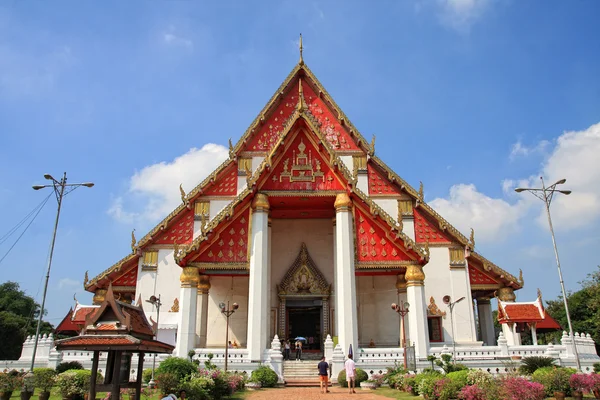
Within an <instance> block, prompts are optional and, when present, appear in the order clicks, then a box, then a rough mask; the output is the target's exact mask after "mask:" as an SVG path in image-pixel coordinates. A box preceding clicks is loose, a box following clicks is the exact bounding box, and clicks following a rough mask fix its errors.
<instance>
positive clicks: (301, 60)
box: [298, 34, 304, 65]
mask: <svg viewBox="0 0 600 400" xmlns="http://www.w3.org/2000/svg"><path fill="white" fill-rule="evenodd" d="M302 50H304V47H302V34H300V61H298V63H299V64H300V65H303V64H304V58H303V57H302Z"/></svg>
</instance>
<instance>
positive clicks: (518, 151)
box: [509, 140, 550, 160]
mask: <svg viewBox="0 0 600 400" xmlns="http://www.w3.org/2000/svg"><path fill="white" fill-rule="evenodd" d="M549 145H550V142H549V141H547V140H541V141H540V142H538V143H537V144H536V145H535V146H525V145H524V144H523V143H521V141H520V140H518V141H517V142H516V143H515V144H513V145H512V148H511V150H510V156H509V157H510V159H511V160H514V159H515V158H517V157H519V156H523V157H527V156H529V155H531V154H535V153H544V152H545V151H546V149H547V148H548V146H549Z"/></svg>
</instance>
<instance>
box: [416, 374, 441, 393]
mask: <svg viewBox="0 0 600 400" xmlns="http://www.w3.org/2000/svg"><path fill="white" fill-rule="evenodd" d="M419 375H421V376H420V377H419ZM419 375H417V385H418V391H419V394H420V395H422V396H423V397H425V398H429V399H435V398H436V396H435V391H436V389H439V388H438V384H437V382H438V381H441V380H443V378H442V377H441V376H440V375H437V374H431V373H426V374H419Z"/></svg>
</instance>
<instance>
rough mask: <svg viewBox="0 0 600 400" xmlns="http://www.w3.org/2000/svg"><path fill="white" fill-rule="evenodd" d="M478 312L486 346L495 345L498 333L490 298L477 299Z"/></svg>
mask: <svg viewBox="0 0 600 400" xmlns="http://www.w3.org/2000/svg"><path fill="white" fill-rule="evenodd" d="M477 313H478V314H479V327H480V329H481V340H482V341H483V343H484V344H485V345H486V346H494V345H495V344H496V337H495V336H496V335H495V332H494V317H493V315H492V304H491V303H490V299H487V298H479V299H477Z"/></svg>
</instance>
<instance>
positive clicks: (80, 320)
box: [72, 307, 98, 324]
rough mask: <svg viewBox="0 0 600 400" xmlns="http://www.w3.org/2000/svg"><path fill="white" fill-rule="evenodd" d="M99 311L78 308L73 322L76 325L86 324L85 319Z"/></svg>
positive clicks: (90, 308)
mask: <svg viewBox="0 0 600 400" xmlns="http://www.w3.org/2000/svg"><path fill="white" fill-rule="evenodd" d="M97 309H98V307H81V308H78V309H77V310H75V315H74V316H73V318H72V320H73V322H74V323H76V324H84V323H85V317H87V316H88V314H90V313H92V312H94V311H96V310H97Z"/></svg>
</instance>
